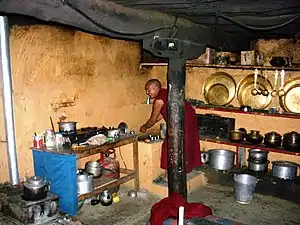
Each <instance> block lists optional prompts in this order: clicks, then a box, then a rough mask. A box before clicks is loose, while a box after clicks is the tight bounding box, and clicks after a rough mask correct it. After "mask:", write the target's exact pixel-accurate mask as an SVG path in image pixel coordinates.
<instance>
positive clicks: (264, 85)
mask: <svg viewBox="0 0 300 225" xmlns="http://www.w3.org/2000/svg"><path fill="white" fill-rule="evenodd" d="M257 81H258V82H257V88H260V89H264V90H267V91H268V92H269V95H268V96H264V95H255V96H254V95H252V94H251V91H252V89H254V75H253V74H250V75H248V76H246V77H244V78H243V79H242V80H241V81H240V82H239V83H238V87H237V99H238V102H239V104H240V105H247V106H250V107H251V108H253V109H265V108H267V107H268V106H269V105H270V103H271V101H272V96H271V92H272V90H273V87H272V84H271V82H270V81H269V80H268V79H265V77H263V76H261V75H258V77H257Z"/></svg>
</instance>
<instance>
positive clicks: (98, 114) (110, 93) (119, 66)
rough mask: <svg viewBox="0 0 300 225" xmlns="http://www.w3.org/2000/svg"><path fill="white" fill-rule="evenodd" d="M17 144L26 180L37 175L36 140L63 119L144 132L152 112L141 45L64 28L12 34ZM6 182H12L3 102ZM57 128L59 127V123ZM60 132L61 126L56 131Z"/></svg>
mask: <svg viewBox="0 0 300 225" xmlns="http://www.w3.org/2000/svg"><path fill="white" fill-rule="evenodd" d="M10 45H11V61H12V78H13V97H14V109H15V129H16V142H17V152H18V160H19V162H18V163H19V171H20V176H21V177H23V176H25V175H31V174H33V167H32V153H31V150H30V146H31V144H32V135H33V133H34V132H36V133H41V132H43V131H44V130H45V129H47V128H50V127H51V125H50V119H49V118H50V116H51V117H52V118H53V120H54V122H55V123H56V122H57V121H58V118H59V116H60V115H65V116H66V117H67V120H74V121H77V122H78V124H77V127H85V126H100V127H101V126H103V125H104V126H117V125H118V124H119V123H120V122H122V121H125V122H126V123H127V124H128V125H129V129H138V128H139V127H140V125H141V124H142V123H143V122H144V121H145V120H146V118H147V116H148V115H149V113H150V109H151V108H150V107H149V105H143V104H141V103H142V102H144V101H145V99H146V95H145V91H144V88H143V87H144V82H145V80H147V77H146V76H147V74H144V75H140V74H139V60H140V45H139V44H138V43H136V42H128V41H122V40H114V39H110V38H105V37H99V36H93V35H90V34H86V33H83V32H79V31H74V30H70V29H66V28H61V27H50V26H27V27H17V26H15V27H13V28H12V29H11V34H10ZM0 101H1V103H0V107H1V109H0V117H1V119H0V133H1V140H2V142H1V147H0V182H4V181H7V180H8V179H9V177H8V165H7V157H6V144H5V129H4V118H3V110H2V99H0ZM55 126H56V124H55ZM56 127H57V126H56Z"/></svg>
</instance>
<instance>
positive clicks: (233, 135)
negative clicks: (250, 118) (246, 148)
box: [229, 130, 245, 142]
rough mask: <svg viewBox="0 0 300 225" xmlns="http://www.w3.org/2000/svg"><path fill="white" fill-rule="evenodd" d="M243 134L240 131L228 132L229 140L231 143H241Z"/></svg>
mask: <svg viewBox="0 0 300 225" xmlns="http://www.w3.org/2000/svg"><path fill="white" fill-rule="evenodd" d="M244 137H245V134H244V132H242V131H240V130H232V131H230V132H229V140H230V141H233V142H241V141H243V140H244Z"/></svg>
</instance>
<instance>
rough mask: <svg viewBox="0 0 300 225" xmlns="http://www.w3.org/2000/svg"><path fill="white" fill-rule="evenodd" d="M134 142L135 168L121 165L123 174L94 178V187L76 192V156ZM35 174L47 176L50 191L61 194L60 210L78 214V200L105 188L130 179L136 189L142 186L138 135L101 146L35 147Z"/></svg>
mask: <svg viewBox="0 0 300 225" xmlns="http://www.w3.org/2000/svg"><path fill="white" fill-rule="evenodd" d="M128 144H132V150H133V151H132V157H133V169H127V168H120V178H117V179H113V178H106V177H100V178H96V179H94V190H93V191H92V192H90V193H87V194H82V195H77V179H76V178H77V174H76V172H77V160H78V159H82V158H85V157H88V156H92V155H96V154H100V153H105V152H106V151H108V150H110V149H114V148H118V147H121V146H125V145H128ZM32 152H33V161H34V172H35V175H36V176H42V177H47V179H49V180H50V182H51V191H52V192H53V193H55V194H57V195H58V196H59V198H60V210H61V211H62V212H64V213H68V214H70V215H72V216H75V215H76V214H77V206H78V201H80V200H84V199H87V198H90V197H92V196H95V195H99V194H100V193H102V192H103V191H104V190H107V189H110V188H114V187H118V186H119V185H121V184H123V183H126V182H128V181H130V180H133V181H134V189H135V190H139V162H138V140H137V137H136V136H132V135H130V136H126V137H121V139H120V140H119V141H115V142H109V143H106V144H104V145H101V146H79V147H77V148H72V149H71V148H70V149H48V148H40V149H38V148H32Z"/></svg>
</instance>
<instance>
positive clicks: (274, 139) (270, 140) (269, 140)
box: [264, 131, 282, 147]
mask: <svg viewBox="0 0 300 225" xmlns="http://www.w3.org/2000/svg"><path fill="white" fill-rule="evenodd" d="M281 142H282V136H281V135H280V134H278V133H276V132H274V131H272V132H270V133H267V134H265V138H264V144H265V145H266V146H269V147H279V146H281Z"/></svg>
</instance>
